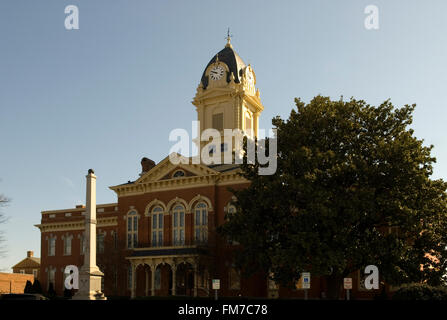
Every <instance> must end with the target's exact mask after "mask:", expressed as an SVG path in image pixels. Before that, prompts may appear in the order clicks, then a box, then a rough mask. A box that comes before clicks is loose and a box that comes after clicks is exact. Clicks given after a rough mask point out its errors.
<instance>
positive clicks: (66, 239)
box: [64, 236, 72, 256]
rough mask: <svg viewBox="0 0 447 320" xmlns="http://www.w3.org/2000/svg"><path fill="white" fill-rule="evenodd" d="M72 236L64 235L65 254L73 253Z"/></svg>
mask: <svg viewBox="0 0 447 320" xmlns="http://www.w3.org/2000/svg"><path fill="white" fill-rule="evenodd" d="M71 238H72V237H71V236H65V237H64V256H70V255H71Z"/></svg>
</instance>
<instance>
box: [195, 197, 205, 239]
mask: <svg viewBox="0 0 447 320" xmlns="http://www.w3.org/2000/svg"><path fill="white" fill-rule="evenodd" d="M194 240H195V242H199V243H204V242H207V241H208V207H207V205H206V204H205V203H203V202H199V203H198V204H197V205H196V208H195V210H194Z"/></svg>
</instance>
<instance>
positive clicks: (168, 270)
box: [126, 247, 210, 298]
mask: <svg viewBox="0 0 447 320" xmlns="http://www.w3.org/2000/svg"><path fill="white" fill-rule="evenodd" d="M201 254H203V252H201V251H200V250H199V249H198V248H197V247H158V248H138V249H134V251H133V253H132V256H130V257H127V258H126V259H127V260H129V262H130V272H131V276H130V279H131V284H130V290H131V298H135V297H137V296H171V295H172V296H176V295H180V296H193V297H197V296H208V295H209V286H210V284H209V283H210V279H209V272H208V270H207V269H208V268H206V266H204V265H203V264H201V263H200V261H201V259H200V258H201Z"/></svg>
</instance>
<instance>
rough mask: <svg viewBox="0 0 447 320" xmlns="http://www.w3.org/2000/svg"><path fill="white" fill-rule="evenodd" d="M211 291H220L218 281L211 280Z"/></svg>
mask: <svg viewBox="0 0 447 320" xmlns="http://www.w3.org/2000/svg"><path fill="white" fill-rule="evenodd" d="M213 290H220V279H213Z"/></svg>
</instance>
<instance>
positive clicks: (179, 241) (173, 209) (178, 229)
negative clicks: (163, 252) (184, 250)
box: [171, 203, 186, 246]
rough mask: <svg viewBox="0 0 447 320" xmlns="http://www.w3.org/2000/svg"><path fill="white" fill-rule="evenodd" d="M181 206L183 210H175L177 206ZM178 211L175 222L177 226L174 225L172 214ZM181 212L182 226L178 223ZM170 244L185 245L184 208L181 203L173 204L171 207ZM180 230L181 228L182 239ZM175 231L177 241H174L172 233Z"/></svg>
mask: <svg viewBox="0 0 447 320" xmlns="http://www.w3.org/2000/svg"><path fill="white" fill-rule="evenodd" d="M179 206H181V207H182V208H183V210H176V208H177V207H179ZM176 212H178V223H177V227H175V226H174V215H175V213H176ZM181 212H183V226H181V223H180V217H181V215H180V213H181ZM171 215H172V245H174V246H183V245H185V241H186V239H185V224H186V208H185V206H184V205H183V204H182V203H176V204H174V206H173V208H172V213H171ZM181 230H183V241H181V237H180V234H181ZM175 231H177V235H178V237H177V242H175V237H174V233H175Z"/></svg>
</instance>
